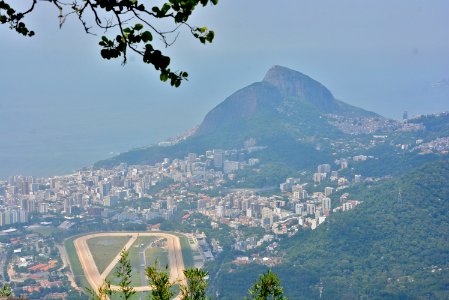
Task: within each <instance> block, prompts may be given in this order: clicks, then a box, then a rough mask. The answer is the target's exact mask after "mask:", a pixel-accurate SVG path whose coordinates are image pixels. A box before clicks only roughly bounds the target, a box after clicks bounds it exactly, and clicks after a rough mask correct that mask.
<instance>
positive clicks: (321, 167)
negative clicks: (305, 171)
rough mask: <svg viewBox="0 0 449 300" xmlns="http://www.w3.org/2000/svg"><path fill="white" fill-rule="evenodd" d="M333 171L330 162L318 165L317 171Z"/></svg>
mask: <svg viewBox="0 0 449 300" xmlns="http://www.w3.org/2000/svg"><path fill="white" fill-rule="evenodd" d="M330 171H331V165H330V164H322V165H318V168H317V172H318V173H329V172H330Z"/></svg>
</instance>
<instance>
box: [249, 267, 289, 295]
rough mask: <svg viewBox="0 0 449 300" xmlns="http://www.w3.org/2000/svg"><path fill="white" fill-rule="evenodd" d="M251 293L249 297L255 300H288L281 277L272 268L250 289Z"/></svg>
mask: <svg viewBox="0 0 449 300" xmlns="http://www.w3.org/2000/svg"><path fill="white" fill-rule="evenodd" d="M249 294H250V298H249V299H254V300H268V299H272V300H287V298H286V297H284V291H283V289H282V287H281V281H280V280H279V277H278V276H277V275H276V274H275V273H273V272H272V271H271V270H268V272H267V273H266V274H262V275H261V276H260V278H259V281H257V282H256V283H255V284H254V286H253V287H252V289H250V290H249Z"/></svg>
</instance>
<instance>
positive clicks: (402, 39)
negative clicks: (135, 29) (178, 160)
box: [0, 0, 449, 178]
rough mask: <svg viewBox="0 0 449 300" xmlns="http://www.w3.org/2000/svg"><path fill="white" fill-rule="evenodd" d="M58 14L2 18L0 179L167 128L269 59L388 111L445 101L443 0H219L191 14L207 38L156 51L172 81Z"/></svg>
mask: <svg viewBox="0 0 449 300" xmlns="http://www.w3.org/2000/svg"><path fill="white" fill-rule="evenodd" d="M10 2H14V1H10ZM57 15H58V12H57V11H56V10H55V9H54V7H52V6H51V4H49V3H46V2H45V1H43V2H39V4H38V7H37V10H36V12H35V13H34V14H33V15H31V16H30V18H29V19H28V22H27V24H28V25H29V27H31V28H32V29H33V30H35V31H36V33H37V34H36V36H35V37H33V38H24V37H22V36H18V35H17V34H15V33H14V32H12V31H10V30H9V29H8V28H7V27H6V26H0V40H1V41H2V42H1V47H0V70H1V72H0V178H6V177H7V176H9V175H16V174H23V175H35V176H50V175H58V174H64V173H67V172H70V171H73V170H76V169H78V168H81V167H83V166H88V165H90V164H92V163H93V162H95V161H97V160H99V159H104V158H107V157H110V156H111V155H113V154H115V153H119V152H123V151H126V150H129V149H132V148H135V147H141V146H146V145H149V144H152V143H155V142H158V141H161V140H164V139H166V138H168V137H171V136H174V135H177V134H179V133H181V132H183V131H185V130H187V129H189V128H191V127H193V126H195V125H197V124H199V123H200V122H201V120H202V119H203V117H204V115H205V114H206V113H207V112H208V111H209V110H210V109H212V108H213V107H214V106H216V105H217V104H218V103H220V102H221V101H223V100H224V99H225V98H226V97H228V96H229V95H231V94H232V93H233V92H235V91H236V90H238V89H240V88H242V87H244V86H246V85H248V84H250V83H252V82H255V81H260V80H261V79H262V78H263V76H264V74H265V72H266V71H267V70H268V69H269V68H270V67H271V66H273V65H283V66H286V67H289V68H291V69H295V70H297V71H300V72H303V73H305V74H307V75H309V76H311V77H312V78H314V79H316V80H318V81H320V82H321V83H323V84H324V85H325V86H327V87H328V88H329V89H330V90H331V92H332V93H333V94H334V96H335V97H336V98H337V99H340V100H342V101H345V102H347V103H350V104H352V105H356V106H359V107H362V108H364V109H367V110H372V111H375V112H377V113H380V114H382V115H384V116H386V117H389V118H395V119H399V118H400V117H401V115H402V112H403V111H404V110H407V111H408V112H409V115H415V114H421V113H432V112H439V111H448V110H449V16H448V15H449V2H448V1H446V0H429V1H423V0H421V1H418V0H397V1H389V0H388V1H387V0H378V1H359V0H341V1H334V0H316V1H311V0H309V1H306V0H289V1H287V0H277V1H267V0H245V1H238V0H228V1H225V0H222V1H220V2H219V4H218V6H215V7H208V8H205V9H203V8H198V9H197V11H196V12H195V13H194V15H193V17H192V20H191V23H192V24H194V25H199V26H204V25H206V26H208V27H209V28H211V29H213V30H214V31H215V33H216V37H215V40H214V42H213V43H212V44H210V45H207V46H205V45H202V44H200V43H199V42H198V41H195V40H193V38H192V37H191V36H189V34H188V32H187V31H183V32H182V33H181V35H180V36H179V38H178V40H177V42H176V43H175V44H174V46H172V47H171V48H169V49H166V51H167V52H166V53H167V54H169V55H170V56H171V57H172V63H173V69H175V70H178V69H179V70H185V71H188V72H189V81H188V82H184V83H183V84H182V86H181V87H180V88H178V89H175V88H173V87H170V86H169V85H168V84H164V83H161V82H159V80H158V74H157V72H155V71H154V69H153V68H152V67H151V66H148V65H145V64H143V63H141V62H140V61H139V57H135V56H131V57H130V60H129V63H128V64H127V65H125V66H122V65H121V64H120V61H114V60H111V61H106V60H103V59H101V57H100V55H99V51H100V48H99V46H98V41H99V36H92V35H86V34H85V33H84V31H83V30H82V28H81V25H80V23H79V22H78V21H77V19H76V18H68V19H67V20H66V22H65V24H64V26H63V27H62V28H61V29H59V26H58V25H59V23H58V18H57ZM99 34H100V35H101V34H102V32H99Z"/></svg>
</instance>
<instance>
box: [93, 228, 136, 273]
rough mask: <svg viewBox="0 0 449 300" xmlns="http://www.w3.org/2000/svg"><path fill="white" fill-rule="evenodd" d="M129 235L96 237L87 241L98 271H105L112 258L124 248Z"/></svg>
mask: <svg viewBox="0 0 449 300" xmlns="http://www.w3.org/2000/svg"><path fill="white" fill-rule="evenodd" d="M128 240H129V237H126V236H115V237H95V238H92V239H90V240H88V241H87V245H88V246H89V249H90V251H91V252H92V256H93V257H94V260H95V264H96V265H97V268H98V271H99V272H100V274H101V273H103V271H104V270H105V269H106V267H107V266H108V265H109V264H110V263H111V261H112V259H113V258H114V257H115V256H116V255H117V254H118V253H119V252H120V251H121V250H122V249H123V247H124V246H125V244H126V242H128Z"/></svg>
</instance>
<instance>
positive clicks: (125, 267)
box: [114, 249, 136, 300]
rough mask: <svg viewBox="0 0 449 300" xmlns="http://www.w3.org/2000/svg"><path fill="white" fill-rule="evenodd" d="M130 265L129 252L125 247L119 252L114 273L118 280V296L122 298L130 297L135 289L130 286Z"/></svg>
mask: <svg viewBox="0 0 449 300" xmlns="http://www.w3.org/2000/svg"><path fill="white" fill-rule="evenodd" d="M131 273H132V266H131V262H130V260H129V252H128V251H126V250H125V249H123V250H122V252H120V260H119V261H118V263H117V267H116V269H115V273H114V275H115V276H116V277H117V278H118V279H119V280H120V282H119V284H118V286H119V287H120V298H121V299H123V300H128V299H130V298H131V297H132V296H133V295H134V294H135V293H136V291H135V290H134V288H133V287H132V286H131Z"/></svg>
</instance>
